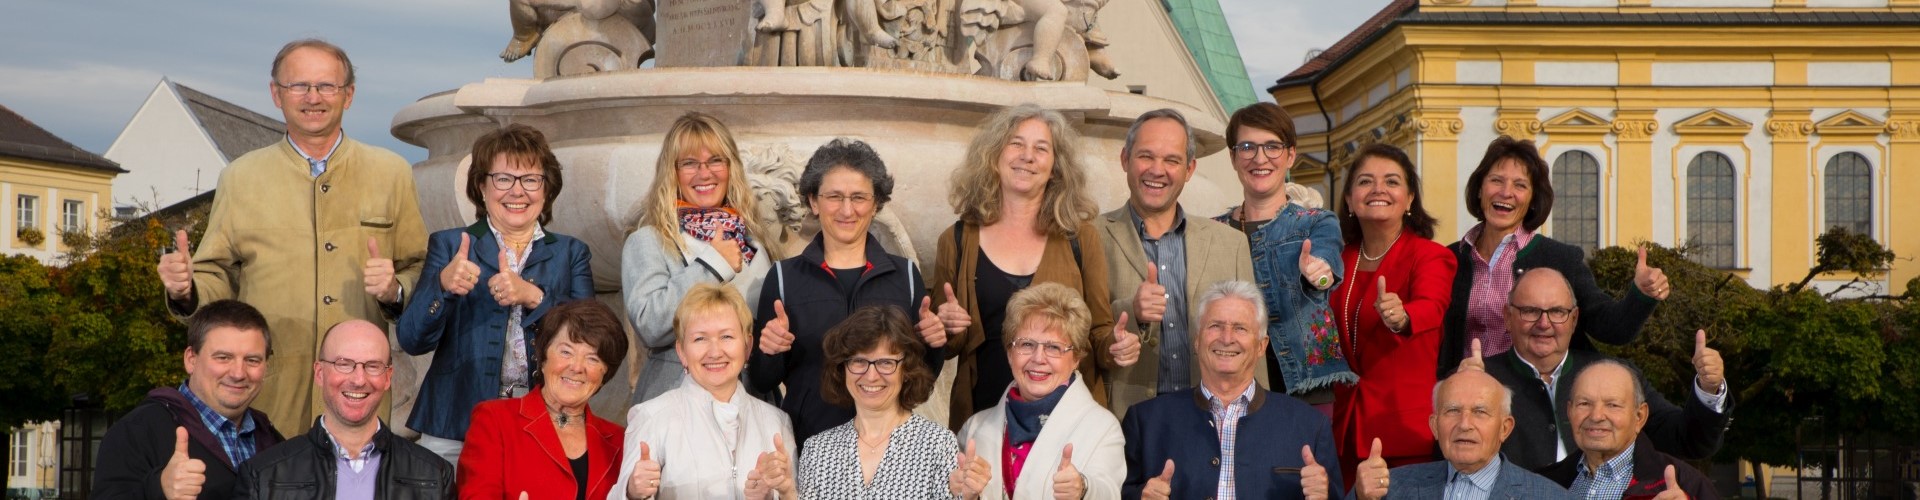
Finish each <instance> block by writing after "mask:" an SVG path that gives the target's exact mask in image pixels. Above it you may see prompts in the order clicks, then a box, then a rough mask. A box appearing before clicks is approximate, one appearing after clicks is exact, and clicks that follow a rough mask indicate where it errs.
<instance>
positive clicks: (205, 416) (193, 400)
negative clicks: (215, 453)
mask: <svg viewBox="0 0 1920 500" xmlns="http://www.w3.org/2000/svg"><path fill="white" fill-rule="evenodd" d="M180 395H182V396H186V398H187V403H189V404H191V405H193V410H194V412H195V413H198V414H200V424H201V425H205V426H207V431H208V432H212V433H213V437H214V438H217V439H219V440H220V447H221V448H225V449H226V450H227V458H229V459H232V460H233V463H230V464H227V465H229V466H232V467H233V468H234V469H239V468H240V464H243V463H246V462H247V460H248V459H251V458H253V451H254V448H253V430H254V425H253V414H251V413H241V414H240V422H239V423H238V424H236V423H234V421H232V420H228V419H227V416H226V415H221V414H220V413H219V412H216V411H213V407H211V406H207V403H205V402H203V401H200V397H199V396H195V395H194V394H193V391H192V390H191V389H188V388H187V384H180Z"/></svg>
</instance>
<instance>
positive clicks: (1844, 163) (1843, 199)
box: [1820, 153, 1873, 235]
mask: <svg viewBox="0 0 1920 500" xmlns="http://www.w3.org/2000/svg"><path fill="white" fill-rule="evenodd" d="M1826 191H1827V193H1826V194H1827V207H1826V208H1827V210H1826V213H1827V223H1826V224H1824V225H1822V226H1820V227H1821V230H1822V232H1825V230H1826V228H1831V227H1834V226H1840V227H1844V228H1847V230H1848V231H1853V232H1854V234H1865V235H1872V234H1873V165H1871V164H1868V163H1867V157H1865V156H1860V154H1859V153H1840V154H1838V155H1834V157H1833V159H1831V160H1827V174H1826Z"/></svg>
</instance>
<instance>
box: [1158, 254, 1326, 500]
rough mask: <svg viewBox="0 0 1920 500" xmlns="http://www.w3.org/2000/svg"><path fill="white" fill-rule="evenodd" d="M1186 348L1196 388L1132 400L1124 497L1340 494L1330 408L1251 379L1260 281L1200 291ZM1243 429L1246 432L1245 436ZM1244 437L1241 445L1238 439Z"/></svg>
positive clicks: (1263, 345) (1260, 344) (1257, 354)
mask: <svg viewBox="0 0 1920 500" xmlns="http://www.w3.org/2000/svg"><path fill="white" fill-rule="evenodd" d="M1199 303H1200V320H1199V322H1198V323H1195V326H1197V327H1198V328H1197V329H1196V330H1197V331H1196V332H1195V333H1196V335H1194V340H1193V344H1192V345H1191V346H1190V347H1191V348H1193V350H1194V351H1195V352H1198V353H1199V356H1198V357H1197V359H1196V361H1198V362H1199V365H1200V383H1199V387H1197V388H1194V389H1187V390H1182V391H1175V392H1172V393H1168V394H1164V395H1161V396H1159V397H1156V398H1153V399H1150V400H1147V401H1146V402H1143V403H1140V404H1138V405H1135V406H1134V407H1133V410H1132V411H1129V412H1127V416H1126V418H1125V419H1123V420H1122V421H1121V423H1120V428H1121V432H1122V433H1124V434H1125V435H1126V439H1127V441H1126V453H1127V480H1126V482H1125V483H1123V484H1122V485H1121V490H1120V491H1121V493H1120V494H1121V496H1122V497H1125V498H1149V499H1164V498H1221V499H1232V498H1244V499H1255V498H1283V499H1292V498H1309V499H1323V498H1337V497H1339V496H1340V495H1339V491H1338V490H1337V489H1336V488H1338V486H1336V485H1339V484H1342V483H1341V482H1340V471H1339V469H1338V468H1337V467H1335V468H1328V467H1325V466H1322V465H1320V464H1338V463H1339V462H1338V460H1337V459H1336V458H1335V457H1334V452H1333V429H1332V427H1331V424H1330V423H1329V421H1328V420H1327V417H1326V416H1325V415H1322V414H1320V412H1318V411H1315V410H1314V409H1313V408H1312V407H1310V406H1307V404H1306V403H1302V402H1300V400H1297V399H1294V398H1293V397H1292V396H1288V395H1285V394H1279V393H1274V392H1268V391H1267V389H1266V388H1265V387H1262V386H1261V385H1260V384H1259V383H1258V382H1256V381H1255V380H1254V372H1255V370H1256V369H1257V368H1258V367H1260V366H1262V363H1264V361H1263V359H1264V357H1265V356H1266V352H1267V325H1266V318H1267V308H1266V301H1265V300H1262V299H1261V297H1260V289H1259V288H1256V287H1254V285H1253V284H1252V283H1248V282H1245V281H1225V282H1221V283H1218V284H1215V285H1213V286H1211V287H1208V288H1207V289H1206V293H1203V294H1201V295H1200V300H1199ZM1241 436H1246V439H1245V440H1241V439H1240V437H1241ZM1242 445H1245V446H1242Z"/></svg>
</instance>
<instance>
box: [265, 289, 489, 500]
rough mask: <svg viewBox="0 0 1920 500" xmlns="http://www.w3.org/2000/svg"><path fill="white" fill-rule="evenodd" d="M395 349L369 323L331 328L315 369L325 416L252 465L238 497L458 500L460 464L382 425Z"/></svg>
mask: <svg viewBox="0 0 1920 500" xmlns="http://www.w3.org/2000/svg"><path fill="white" fill-rule="evenodd" d="M391 347H392V346H390V345H389V344H388V343H387V334H386V332H385V331H383V330H381V329H380V327H379V326H375V325H374V324H373V323H370V322H367V321H366V320H357V319H356V320H349V321H346V322H343V323H340V324H338V325H334V327H333V328H329V329H327V332H326V336H325V338H324V339H323V340H321V341H320V352H319V359H318V360H317V361H314V363H313V385H314V387H315V388H316V389H317V390H319V391H320V396H321V400H322V403H323V404H322V405H321V409H320V417H319V418H317V419H315V420H314V424H313V427H312V428H311V429H308V430H307V434H306V435H305V436H302V437H298V438H293V439H290V440H288V441H287V442H285V443H281V444H280V445H279V446H275V447H273V448H271V449H268V450H267V451H264V452H261V453H260V455H259V456H256V457H254V458H253V460H252V461H249V462H247V464H246V466H244V467H242V468H241V469H240V485H239V487H238V488H237V489H236V491H235V496H234V498H301V499H304V498H314V499H319V498H341V499H375V498H379V499H385V498H451V497H452V496H453V465H452V464H449V463H447V461H446V459H443V458H440V456H439V455H435V454H434V453H433V452H430V451H427V449H426V448H422V447H420V445H417V444H413V442H412V441H408V440H406V439H405V438H400V437H396V436H394V435H393V432H391V431H390V430H388V429H387V426H386V424H385V423H384V422H381V421H380V415H379V412H380V401H381V400H383V399H385V398H386V395H387V389H388V388H390V387H392V386H393V364H392V356H391V353H392V349H391Z"/></svg>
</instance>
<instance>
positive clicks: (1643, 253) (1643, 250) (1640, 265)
mask: <svg viewBox="0 0 1920 500" xmlns="http://www.w3.org/2000/svg"><path fill="white" fill-rule="evenodd" d="M1633 268H1634V269H1646V268H1647V246H1646V245H1640V260H1639V262H1635V263H1634V264H1633Z"/></svg>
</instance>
